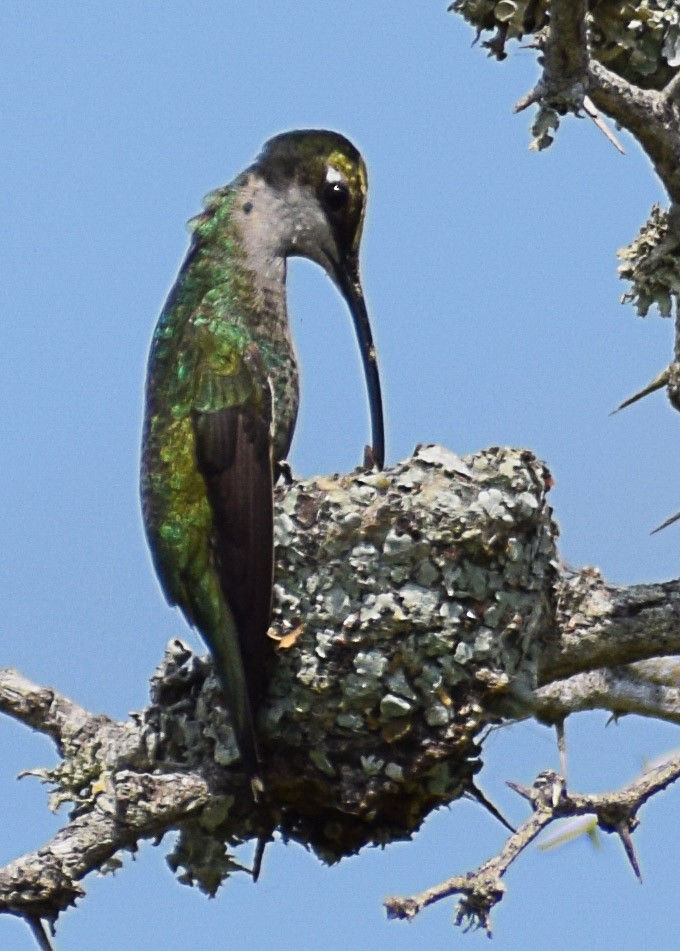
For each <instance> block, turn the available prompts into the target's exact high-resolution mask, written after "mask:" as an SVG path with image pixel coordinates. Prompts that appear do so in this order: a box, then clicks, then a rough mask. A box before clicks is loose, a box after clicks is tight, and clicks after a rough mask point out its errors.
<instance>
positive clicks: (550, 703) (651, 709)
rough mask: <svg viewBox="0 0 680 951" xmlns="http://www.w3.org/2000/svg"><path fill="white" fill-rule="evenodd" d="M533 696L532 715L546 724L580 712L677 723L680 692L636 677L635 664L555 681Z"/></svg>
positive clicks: (678, 719)
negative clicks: (626, 715)
mask: <svg viewBox="0 0 680 951" xmlns="http://www.w3.org/2000/svg"><path fill="white" fill-rule="evenodd" d="M534 696H535V700H536V709H535V715H536V716H537V717H538V718H539V719H541V720H544V721H545V722H547V723H553V722H555V721H556V720H557V721H558V722H559V720H560V718H564V717H565V716H568V715H569V714H570V713H575V712H576V711H579V710H580V711H583V710H609V711H610V712H611V713H613V714H615V715H616V716H622V715H624V714H627V713H637V714H638V715H639V716H644V717H656V718H657V719H659V720H667V721H669V722H670V723H680V689H678V688H676V687H663V686H660V685H659V684H658V683H654V682H651V681H649V680H647V679H645V678H644V677H641V676H638V675H636V665H635V664H631V665H630V667H617V668H615V669H614V670H607V669H603V670H594V671H591V672H589V673H586V674H576V675H575V676H573V677H568V678H567V679H566V680H557V681H555V682H554V683H551V684H549V685H548V686H547V687H540V688H539V689H538V690H537V691H536V692H535V694H534Z"/></svg>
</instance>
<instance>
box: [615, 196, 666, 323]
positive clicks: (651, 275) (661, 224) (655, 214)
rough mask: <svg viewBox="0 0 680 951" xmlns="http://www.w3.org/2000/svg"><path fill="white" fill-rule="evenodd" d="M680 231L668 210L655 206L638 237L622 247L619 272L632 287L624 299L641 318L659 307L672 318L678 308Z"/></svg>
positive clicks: (619, 256)
mask: <svg viewBox="0 0 680 951" xmlns="http://www.w3.org/2000/svg"><path fill="white" fill-rule="evenodd" d="M679 242H680V234H677V233H675V232H674V231H673V230H672V227H671V221H670V219H669V215H668V212H667V211H665V210H663V209H662V208H660V207H659V205H654V207H653V208H652V211H651V214H650V216H649V219H648V221H646V222H645V224H644V225H643V226H642V228H641V229H640V232H639V234H638V236H637V237H636V238H635V240H634V241H632V242H631V243H630V244H629V245H628V246H627V247H625V248H620V249H619V251H618V252H617V256H618V258H619V260H620V261H622V262H623V263H622V264H620V265H619V275H620V277H622V278H623V279H624V280H626V281H630V283H631V285H632V286H631V289H630V290H629V291H627V292H626V293H625V294H624V295H623V296H622V298H621V300H622V302H623V303H628V302H632V304H633V306H634V307H635V309H636V310H637V312H638V314H639V315H640V316H641V317H646V316H647V314H648V312H649V308H650V307H653V306H656V307H657V308H658V310H659V313H660V314H661V316H662V317H670V316H671V313H672V311H673V305H675V309H676V310H677V306H678V299H679V296H680V259H679V258H678V243H679Z"/></svg>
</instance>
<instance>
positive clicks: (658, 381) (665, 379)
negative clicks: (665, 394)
mask: <svg viewBox="0 0 680 951" xmlns="http://www.w3.org/2000/svg"><path fill="white" fill-rule="evenodd" d="M670 371H671V368H670V367H666V368H665V369H664V370H662V371H661V373H659V374H657V376H655V377H654V379H653V380H651V382H649V383H648V384H647V386H645V387H643V388H642V389H641V390H638V392H637V393H634V394H633V395H632V396H629V397H628V399H627V400H624V401H623V403H620V404H619V405H618V406H617V407H616V409H613V410H612V411H611V413H610V414H609V415H610V416H614V414H615V413H618V412H620V411H621V410H622V409H625V408H626V407H627V406H632V404H633V403H637V401H638V400H641V399H642V397H643V396H649V394H650V393H654V392H655V391H656V390H660V389H661V387H662V386H666V385H667V384H668V383H669V382H670V378H671V372H670Z"/></svg>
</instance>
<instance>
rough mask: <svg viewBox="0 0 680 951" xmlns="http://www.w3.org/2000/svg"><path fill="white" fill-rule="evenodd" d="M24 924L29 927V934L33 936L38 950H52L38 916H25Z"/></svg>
mask: <svg viewBox="0 0 680 951" xmlns="http://www.w3.org/2000/svg"><path fill="white" fill-rule="evenodd" d="M26 924H27V925H28V927H29V928H30V929H31V934H32V935H33V937H34V938H35V941H36V944H37V945H38V947H39V948H40V951H54V949H53V947H52V943H51V941H50V939H49V938H48V937H47V932H46V931H45V926H44V925H43V923H42V921H41V920H40V918H26Z"/></svg>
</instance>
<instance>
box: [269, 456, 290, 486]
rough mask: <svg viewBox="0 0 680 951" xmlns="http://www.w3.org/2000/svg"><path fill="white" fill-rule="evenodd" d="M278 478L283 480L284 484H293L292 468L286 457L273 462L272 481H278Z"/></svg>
mask: <svg viewBox="0 0 680 951" xmlns="http://www.w3.org/2000/svg"><path fill="white" fill-rule="evenodd" d="M279 479H282V480H283V484H284V485H292V484H293V470H292V469H291V467H290V463H289V462H288V461H287V460H286V459H282V460H281V461H280V462H276V463H274V482H275V483H276V482H278V481H279Z"/></svg>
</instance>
